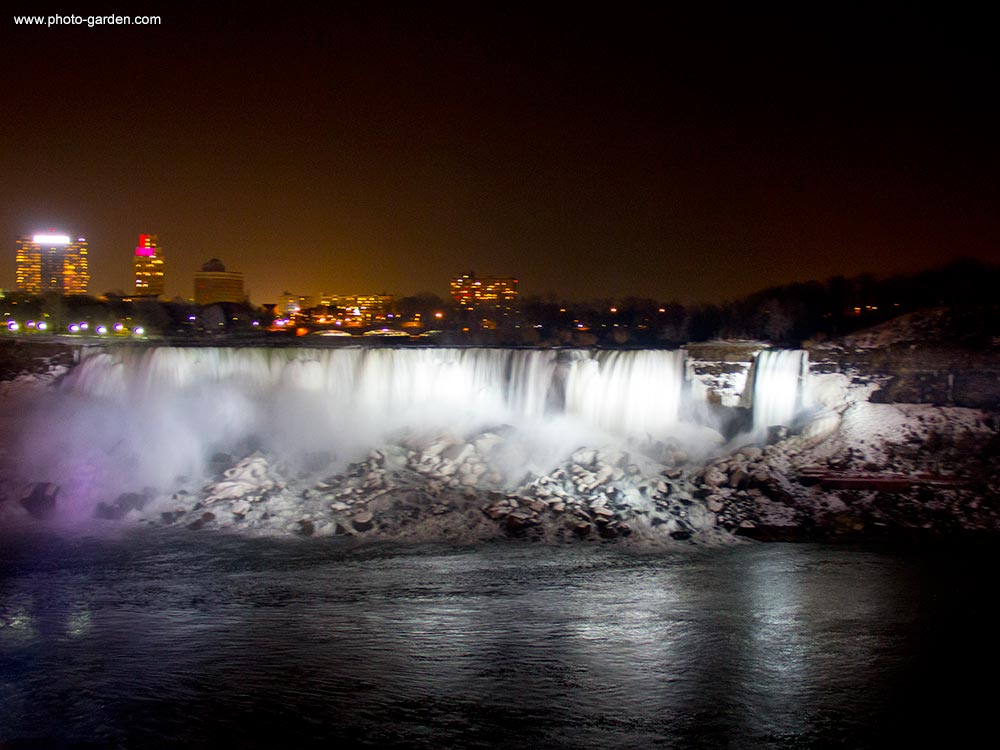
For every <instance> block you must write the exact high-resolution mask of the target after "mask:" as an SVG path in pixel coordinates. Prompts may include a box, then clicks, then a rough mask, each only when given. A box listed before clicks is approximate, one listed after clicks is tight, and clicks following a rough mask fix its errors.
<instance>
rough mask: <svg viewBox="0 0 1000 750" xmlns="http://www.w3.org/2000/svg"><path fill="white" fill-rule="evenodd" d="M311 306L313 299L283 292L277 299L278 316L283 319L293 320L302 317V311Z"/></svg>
mask: <svg viewBox="0 0 1000 750" xmlns="http://www.w3.org/2000/svg"><path fill="white" fill-rule="evenodd" d="M312 306H313V298H312V297H308V296H305V295H299V294H292V293H291V292H284V293H283V294H282V295H281V296H280V297H278V311H277V312H278V315H279V316H281V317H285V318H294V317H295V316H296V315H302V314H303V313H304V311H306V310H308V309H309V308H311V307H312Z"/></svg>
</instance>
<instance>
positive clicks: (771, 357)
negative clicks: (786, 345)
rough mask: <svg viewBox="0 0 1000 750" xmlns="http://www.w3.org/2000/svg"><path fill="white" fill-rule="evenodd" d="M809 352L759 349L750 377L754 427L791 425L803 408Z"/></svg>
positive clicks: (755, 429) (761, 430) (760, 428)
mask: <svg viewBox="0 0 1000 750" xmlns="http://www.w3.org/2000/svg"><path fill="white" fill-rule="evenodd" d="M808 367H809V355H808V353H807V352H805V351H802V350H798V349H788V350H772V351H762V352H761V353H760V354H758V355H757V361H756V363H755V365H754V376H753V427H754V432H758V433H760V432H764V431H766V430H767V428H768V427H773V426H775V425H784V426H790V425H791V424H792V423H793V422H794V421H795V418H796V416H797V415H798V414H799V413H800V411H801V410H802V408H803V406H804V404H803V391H804V389H803V382H804V379H805V376H806V374H807V372H808Z"/></svg>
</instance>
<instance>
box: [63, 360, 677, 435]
mask: <svg viewBox="0 0 1000 750" xmlns="http://www.w3.org/2000/svg"><path fill="white" fill-rule="evenodd" d="M683 358H684V353H683V352H680V351H588V350H570V351H555V350H545V349H538V350H529V349H487V348H481V349H480V348H426V349H402V348H401V349H393V348H355V347H350V348H330V349H297V348H278V349H269V348H250V347H247V348H210V347H206V348H193V347H192V348H176V347H152V348H125V347H123V348H118V349H109V350H95V351H92V352H88V353H86V354H85V356H84V357H83V359H82V362H81V363H80V365H79V366H78V367H77V368H76V369H75V370H74V371H73V372H72V373H71V375H70V376H69V377H68V378H67V381H66V383H65V390H67V391H68V392H70V393H73V394H78V395H81V396H87V397H91V398H102V399H108V400H111V401H118V402H122V403H129V404H132V405H133V406H134V407H135V408H136V409H137V410H140V411H141V410H147V411H148V410H149V409H150V408H151V407H152V408H155V407H157V406H160V407H164V408H167V407H169V409H170V410H171V411H172V412H173V413H174V416H175V418H176V417H179V416H180V413H179V411H178V410H183V409H184V408H185V407H186V408H194V409H198V410H206V409H207V411H208V412H209V413H210V412H213V411H217V410H218V409H219V408H220V403H221V402H234V401H235V402H238V403H239V405H240V407H241V408H242V409H244V410H247V412H248V413H247V414H246V415H244V416H245V417H246V418H248V419H249V420H250V421H254V419H255V418H256V417H257V416H260V414H262V413H264V412H273V411H274V410H275V409H281V408H283V407H290V406H291V405H292V403H293V402H296V401H297V402H299V403H300V404H301V403H302V402H303V401H304V402H307V403H308V410H307V411H309V412H311V414H303V415H302V417H303V419H306V420H308V421H312V422H316V421H322V420H323V419H324V418H330V419H332V420H333V421H334V422H338V421H341V422H342V421H344V420H346V421H351V419H352V418H353V419H354V420H355V421H356V420H364V421H368V422H374V423H392V424H398V423H401V422H405V421H406V420H407V419H408V418H410V419H414V420H421V419H428V420H430V421H431V422H432V423H442V422H447V421H449V420H455V421H459V422H462V421H466V420H468V419H479V420H494V421H497V420H499V421H508V420H518V419H523V418H539V417H546V416H570V417H575V418H579V419H580V420H582V421H583V422H585V423H586V424H587V425H590V426H592V427H595V428H598V429H601V430H605V431H608V432H611V433H615V434H618V435H622V436H632V435H646V434H657V433H662V432H664V431H666V430H669V429H670V428H671V427H672V426H673V425H675V424H676V422H677V418H678V412H679V407H680V401H681V393H682V388H683V383H684V359H683ZM213 400H214V401H216V402H218V403H215V404H214V405H213V403H212V402H213ZM204 416H205V414H204V413H202V414H199V415H197V417H195V415H192V418H196V419H197V420H199V421H200V420H202V419H203V418H204Z"/></svg>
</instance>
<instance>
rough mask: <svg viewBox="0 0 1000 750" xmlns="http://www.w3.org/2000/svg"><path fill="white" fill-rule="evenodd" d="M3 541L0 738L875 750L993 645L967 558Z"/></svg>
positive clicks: (953, 723)
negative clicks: (843, 749)
mask: <svg viewBox="0 0 1000 750" xmlns="http://www.w3.org/2000/svg"><path fill="white" fill-rule="evenodd" d="M3 541H4V542H5V543H4V544H3V545H2V547H0V746H4V747H6V746H11V747H17V746H18V743H21V744H22V745H23V744H26V743H29V742H32V741H34V742H36V743H41V746H49V745H51V744H58V745H59V746H61V747H76V746H81V747H83V746H86V747H116V746H117V747H155V746H184V747H214V746H218V745H220V744H221V743H223V742H224V741H225V742H230V743H236V744H237V745H238V746H241V747H275V746H282V747H303V746H319V745H323V744H324V743H326V742H328V741H331V740H333V739H339V740H340V741H341V742H342V743H344V742H346V743H347V744H348V745H350V744H356V745H366V746H372V747H376V746H378V747H435V748H439V747H484V748H485V747H500V746H503V747H566V748H571V747H572V748H576V747H601V748H619V747H620V748H626V747H648V746H657V747H678V748H682V747H683V748H687V747H705V748H710V747H712V748H714V747H734V748H743V747H747V748H758V747H829V746H842V747H880V746H884V745H885V744H886V743H887V742H888V741H889V740H890V739H894V740H898V739H899V737H900V736H901V735H905V736H907V737H912V738H919V737H922V736H924V735H926V734H927V733H928V732H929V731H933V730H934V729H935V727H936V728H938V729H940V728H942V727H947V731H948V732H949V733H950V735H949V736H952V737H954V735H955V733H958V732H962V731H966V730H970V731H971V728H974V727H975V726H976V721H975V719H976V716H977V715H979V716H980V718H981V720H982V721H985V718H983V717H985V716H986V715H988V714H982V715H980V714H977V712H976V710H975V709H976V708H977V707H978V706H979V703H978V702H977V701H982V700H984V699H983V697H982V696H981V695H979V694H975V693H972V692H970V691H969V690H968V689H963V686H968V685H971V684H972V681H973V679H974V678H975V677H976V676H977V674H979V673H982V674H985V673H986V672H987V671H988V670H990V669H992V667H993V666H994V665H995V663H996V659H995V657H991V656H990V654H991V653H992V651H993V649H992V648H990V647H991V646H992V640H991V638H992V633H993V632H994V631H995V628H996V625H997V624H998V623H997V620H996V616H995V615H992V609H990V608H989V607H987V606H984V602H985V601H987V600H988V596H989V594H988V592H990V591H992V588H991V581H992V580H993V578H992V577H993V576H994V575H995V573H996V570H995V568H996V565H995V562H994V557H995V556H994V555H991V554H988V553H986V552H983V553H982V554H979V553H977V554H958V555H955V554H951V553H948V554H944V553H933V554H929V555H928V554H920V555H918V554H915V553H912V552H909V553H893V552H888V551H877V550H862V549H848V548H834V547H823V546H817V545H748V546H741V547H736V548H732V549H715V550H699V549H695V548H685V549H684V550H681V551H678V552H676V553H669V554H664V553H658V554H643V553H637V552H635V551H629V550H626V549H624V548H621V547H586V546H580V547H571V548H549V547H542V546H538V545H531V544H498V545H489V546H483V547H476V548H445V547H421V548H402V547H393V548H390V547H367V548H353V549H349V548H346V547H344V546H343V545H338V544H334V543H324V542H322V541H319V540H308V541H305V542H275V541H265V540H245V539H236V538H226V537H221V536H217V537H210V536H206V535H193V534H176V533H169V532H165V533H159V532H156V533H152V532H150V533H146V532H144V533H141V534H136V535H134V536H132V537H130V538H127V539H124V540H119V541H107V540H105V541H98V540H79V539H77V540H57V539H32V540H25V539H19V540H18V539H6V540H3ZM956 683H958V684H956ZM930 716H933V717H934V722H933V724H932V725H930V726H929V725H928V717H930ZM4 742H6V743H7V745H4V744H3V743H4Z"/></svg>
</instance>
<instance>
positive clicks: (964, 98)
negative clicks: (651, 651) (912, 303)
mask: <svg viewBox="0 0 1000 750" xmlns="http://www.w3.org/2000/svg"><path fill="white" fill-rule="evenodd" d="M801 20H802V23H798V24H797V23H796V20H795V19H790V18H783V19H780V20H778V21H776V20H775V19H769V18H763V17H753V18H737V17H735V16H730V17H726V18H721V19H709V18H695V17H690V18H689V17H681V16H679V15H677V14H676V13H673V12H666V11H662V10H661V11H655V10H641V9H640V8H639V7H638V6H631V7H628V6H626V7H624V8H622V9H618V10H616V12H615V13H608V14H603V15H602V14H596V13H593V12H589V11H585V10H581V9H573V10H572V12H570V11H569V6H566V7H558V8H557V7H556V6H552V7H550V8H547V9H542V10H539V11H536V12H527V11H522V10H504V9H498V8H495V9H483V8H463V7H461V6H448V5H439V4H431V5H428V6H426V7H422V8H420V9H405V8H381V9H375V10H373V9H370V8H366V7H364V6H363V5H361V4H358V5H352V4H345V5H338V7H337V8H331V9H323V10H320V9H308V10H301V12H298V13H295V12H291V11H289V12H288V13H275V14H269V15H268V17H267V18H266V19H265V18H263V17H257V16H255V15H254V14H248V13H246V12H245V11H244V10H243V9H240V8H239V7H238V6H235V5H230V6H226V5H225V4H224V5H223V6H219V7H217V8H212V9H208V10H203V11H199V12H198V13H193V12H188V11H183V10H176V11H171V12H164V14H163V23H162V25H159V26H156V27H152V26H151V27H134V26H133V27H106V28H101V29H87V28H86V27H74V26H69V27H61V28H51V29H45V28H34V29H28V28H21V27H19V28H16V29H15V28H14V27H13V26H12V25H10V24H6V25H5V26H4V29H3V34H4V35H5V36H4V39H3V41H4V43H5V44H6V46H7V48H9V49H21V48H30V49H31V50H32V54H30V55H15V56H12V58H11V60H10V61H9V70H8V71H7V73H6V75H5V76H4V77H3V80H2V82H0V86H2V88H0V91H2V94H3V101H4V102H5V103H6V104H7V105H8V111H18V112H21V113H24V115H25V116H23V117H16V118H15V117H10V118H4V121H3V122H2V123H0V143H3V149H2V151H0V167H2V170H3V173H4V174H5V175H10V176H17V179H8V180H6V181H4V182H3V184H2V185H0V235H2V234H3V233H6V236H8V237H13V236H16V235H19V234H22V233H24V232H25V231H33V230H34V228H36V227H48V226H52V225H53V224H58V225H60V226H64V227H76V228H79V230H80V231H82V232H83V233H84V234H85V235H86V236H87V238H88V240H89V242H90V247H91V265H92V267H93V272H92V273H93V277H92V281H91V286H90V288H91V291H92V292H96V293H103V292H104V291H109V290H114V289H122V290H126V291H127V290H128V289H130V288H131V286H132V279H131V270H130V269H131V264H130V261H131V253H132V251H133V248H134V236H135V234H136V233H137V232H140V231H143V232H144V231H155V232H157V233H158V234H159V236H160V240H161V242H162V243H163V245H164V246H165V247H167V248H168V251H169V253H170V271H169V274H168V277H167V282H166V288H165V296H166V297H168V298H172V297H174V296H182V297H184V298H187V297H189V296H190V295H191V280H192V279H193V277H194V275H195V273H197V271H198V269H199V268H200V266H201V265H202V264H203V263H204V262H205V261H206V260H207V259H209V258H212V257H221V258H224V259H225V261H226V263H227V264H228V265H229V266H231V267H233V268H239V269H240V270H241V271H242V272H243V273H244V274H245V281H246V289H247V291H248V292H249V294H250V296H251V299H253V300H254V301H257V302H273V301H276V300H277V299H278V297H279V296H280V294H281V292H282V291H284V290H285V289H288V290H291V291H294V292H296V293H298V294H318V293H321V292H334V291H339V292H349V291H361V290H368V291H383V290H385V291H391V292H393V293H397V294H401V295H412V294H416V293H419V292H425V291H426V292H432V293H435V294H437V295H439V296H442V297H445V296H446V295H447V293H448V279H450V278H451V277H452V276H454V275H455V274H456V273H459V272H461V271H462V269H469V268H472V269H475V270H476V271H478V272H481V273H484V274H490V275H494V276H498V277H517V278H519V279H520V281H521V290H522V292H523V293H524V294H525V295H535V294H537V295H545V294H547V293H549V292H552V293H554V294H556V295H557V296H559V297H561V298H568V299H590V298H598V297H621V296H626V295H636V296H644V297H651V298H655V299H661V300H673V299H676V300H678V301H680V302H683V303H691V302H699V301H705V302H718V301H723V300H727V299H733V298H737V297H739V296H742V295H744V294H747V293H750V292H752V291H754V290H757V289H761V288H765V287H767V286H771V285H778V284H782V283H787V282H792V281H805V280H809V279H820V280H822V279H826V278H829V277H831V276H835V275H845V276H852V275H856V274H859V273H864V272H872V273H875V274H879V275H890V274H895V273H901V272H906V271H912V270H918V269H922V268H929V267H933V266H936V265H938V264H940V263H942V262H945V261H947V260H948V259H949V258H952V257H955V256H968V257H973V258H979V259H982V260H992V259H995V258H996V257H997V247H996V240H997V237H998V236H1000V227H998V222H1000V218H998V217H1000V212H997V211H996V205H997V198H998V197H1000V196H998V187H997V181H996V179H995V174H996V170H997V166H998V161H1000V160H998V158H997V157H998V148H997V144H996V142H995V139H994V137H993V133H995V132H996V129H997V128H996V126H997V112H996V106H995V104H994V103H993V102H992V100H991V97H990V94H989V91H990V87H989V74H988V71H991V70H993V69H995V68H996V62H997V61H996V56H997V53H996V51H995V50H994V48H993V47H992V46H990V45H988V44H986V41H987V40H986V39H985V37H983V36H982V33H983V32H982V31H981V30H979V29H977V28H976V26H975V24H974V23H973V22H972V21H971V20H969V21H964V20H955V21H954V22H948V21H947V20H946V21H944V22H938V21H936V22H935V24H934V26H931V25H930V24H929V23H927V24H921V23H920V22H919V21H907V23H905V24H899V23H898V22H897V19H892V20H891V23H890V19H885V20H884V21H883V20H882V19H878V18H870V17H866V19H865V23H864V24H859V23H857V22H856V20H855V19H851V18H849V17H846V16H845V17H842V18H838V19H833V20H832V21H829V22H828V23H824V24H823V25H822V26H821V27H818V26H817V25H816V24H807V23H805V20H804V19H801ZM983 28H985V27H983ZM136 45H138V46H141V47H142V48H143V50H144V54H143V55H139V56H133V57H130V62H129V66H126V67H123V66H122V65H121V51H120V50H121V49H131V48H134V47H135V46H136ZM137 101H141V102H143V103H144V105H143V108H142V111H141V114H140V113H138V112H137V111H136V109H135V106H136V105H135V102H137ZM74 231H76V230H74ZM13 267H14V263H13V259H11V260H10V262H7V263H4V264H0V286H2V287H6V288H12V287H13V286H14V275H13ZM277 269H280V271H278V270H277Z"/></svg>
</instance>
